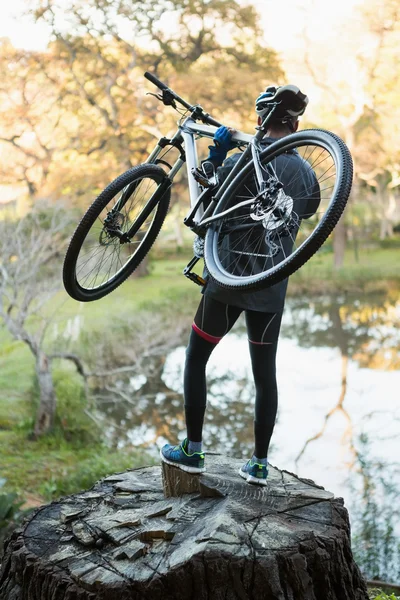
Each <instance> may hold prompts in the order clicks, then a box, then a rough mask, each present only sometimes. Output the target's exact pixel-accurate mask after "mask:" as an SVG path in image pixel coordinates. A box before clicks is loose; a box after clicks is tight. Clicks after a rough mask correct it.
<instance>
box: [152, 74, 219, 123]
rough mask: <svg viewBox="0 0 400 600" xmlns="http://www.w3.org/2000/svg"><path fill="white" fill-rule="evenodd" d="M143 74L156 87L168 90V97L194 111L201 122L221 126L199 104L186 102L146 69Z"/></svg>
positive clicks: (164, 90)
mask: <svg viewBox="0 0 400 600" xmlns="http://www.w3.org/2000/svg"><path fill="white" fill-rule="evenodd" d="M144 76H145V78H146V79H148V80H149V81H151V83H153V84H154V85H155V86H156V87H158V89H160V90H162V91H163V92H168V95H169V96H170V97H172V98H173V99H174V100H176V101H177V102H179V104H182V105H183V106H184V107H185V108H187V109H188V110H190V111H192V113H194V115H193V116H195V117H197V118H199V119H200V120H201V121H203V123H207V124H208V125H214V126H215V127H221V123H219V122H218V121H216V120H215V119H213V118H212V117H210V115H209V114H208V113H206V112H204V111H203V109H202V108H201V106H199V105H191V104H189V103H188V102H186V100H184V99H183V98H181V97H180V96H178V94H176V93H175V92H174V90H171V88H169V87H168V86H167V85H166V84H165V83H163V82H162V81H161V80H160V79H158V77H156V76H155V75H153V73H149V71H146V72H145V74H144Z"/></svg>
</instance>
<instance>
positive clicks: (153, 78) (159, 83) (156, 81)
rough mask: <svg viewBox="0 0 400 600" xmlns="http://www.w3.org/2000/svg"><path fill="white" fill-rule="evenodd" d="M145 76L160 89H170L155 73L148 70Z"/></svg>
mask: <svg viewBox="0 0 400 600" xmlns="http://www.w3.org/2000/svg"><path fill="white" fill-rule="evenodd" d="M144 76H145V77H146V79H148V80H149V81H151V83H154V85H156V86H157V87H158V88H159V89H160V90H167V89H168V86H167V85H166V84H165V83H163V82H162V81H160V80H159V79H158V78H157V77H156V76H155V75H153V73H149V71H146V73H145V74H144Z"/></svg>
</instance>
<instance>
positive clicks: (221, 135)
mask: <svg viewBox="0 0 400 600" xmlns="http://www.w3.org/2000/svg"><path fill="white" fill-rule="evenodd" d="M235 131H236V130H235V129H232V128H230V127H225V126H224V125H222V127H219V128H218V129H217V131H216V132H215V134H214V146H208V148H209V150H210V153H209V155H208V157H207V159H206V160H211V162H212V163H213V164H214V165H215V166H216V167H218V166H220V165H222V163H223V162H224V160H225V158H226V155H227V154H228V152H229V150H232V148H235V146H236V144H235V142H232V135H233V134H234V133H235Z"/></svg>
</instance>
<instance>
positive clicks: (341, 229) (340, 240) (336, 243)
mask: <svg viewBox="0 0 400 600" xmlns="http://www.w3.org/2000/svg"><path fill="white" fill-rule="evenodd" d="M346 240H347V231H346V223H345V221H344V215H342V216H341V217H340V219H339V222H338V224H337V225H336V227H335V231H334V234H333V255H334V256H333V264H334V267H335V269H340V268H341V267H342V266H343V262H344V253H345V250H346Z"/></svg>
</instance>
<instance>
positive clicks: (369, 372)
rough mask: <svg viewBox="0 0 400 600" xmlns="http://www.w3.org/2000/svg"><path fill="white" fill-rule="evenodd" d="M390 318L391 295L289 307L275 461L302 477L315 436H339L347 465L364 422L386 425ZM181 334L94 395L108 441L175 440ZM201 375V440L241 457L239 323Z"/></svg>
mask: <svg viewBox="0 0 400 600" xmlns="http://www.w3.org/2000/svg"><path fill="white" fill-rule="evenodd" d="M399 316H400V301H399V299H398V298H387V297H375V298H367V299H365V300H360V299H351V298H335V299H332V298H330V297H325V298H320V299H318V300H317V301H315V300H313V301H312V302H310V301H307V299H292V300H289V301H288V303H287V308H286V311H285V316H284V320H283V324H282V335H281V341H280V347H279V350H278V381H279V390H280V402H279V412H278V421H277V426H276V432H275V434H274V437H273V448H275V451H274V452H273V455H274V456H276V457H277V460H279V462H281V460H282V459H283V460H285V461H288V462H289V467H290V468H292V469H293V468H295V469H297V470H299V471H303V466H304V465H307V467H308V466H309V464H310V461H311V462H312V457H311V456H310V453H314V455H315V453H319V452H320V450H319V448H320V445H321V443H322V441H323V439H325V442H326V441H327V440H329V439H331V438H332V436H334V437H336V438H337V437H338V433H339V432H340V440H339V446H338V447H336V448H335V450H334V451H336V452H337V451H339V452H340V454H341V458H340V462H341V463H342V462H344V463H345V464H346V465H347V466H351V465H354V464H355V460H356V456H357V449H356V446H355V439H356V437H357V436H358V435H359V434H360V433H361V432H362V428H363V427H364V425H366V423H367V422H368V421H373V422H374V423H375V425H377V426H378V429H379V427H380V426H383V423H386V424H387V420H388V413H389V414H390V421H391V423H393V422H395V420H396V419H397V418H398V412H399V401H398V395H397V394H394V389H396V388H395V387H394V386H393V381H394V380H395V381H396V383H397V385H398V384H400V379H399V372H398V370H397V369H398V367H399V361H400V359H399V356H400V352H399V350H400V329H399V327H398V323H399ZM188 327H189V323H188ZM187 335H188V334H187V333H186V334H183V335H182V336H181V338H180V341H179V344H180V345H178V347H177V348H176V349H175V350H173V351H170V352H169V353H168V354H162V353H161V354H158V355H155V356H151V355H150V356H148V357H147V359H146V369H145V375H144V374H143V372H142V373H140V374H138V375H137V376H135V377H132V378H130V379H129V380H120V381H117V382H114V383H110V384H108V385H107V386H106V388H105V389H104V390H102V392H101V394H100V405H99V407H100V408H101V410H102V411H103V412H105V413H106V414H107V422H108V426H107V431H108V435H109V437H111V439H112V440H113V441H114V443H115V444H118V445H119V446H123V445H124V444H125V443H133V444H135V445H139V444H144V445H146V446H147V447H148V448H149V449H150V450H154V451H156V445H158V446H159V445H160V444H162V443H164V442H165V441H166V440H175V439H178V438H179V437H180V436H181V434H182V432H183V431H184V413H183V397H182V379H183V373H182V368H183V363H184V352H185V344H186V340H187ZM207 372H208V409H207V413H206V423H205V430H204V437H205V442H206V444H207V445H208V447H210V448H212V449H213V450H216V451H220V450H221V449H223V448H224V449H229V451H232V452H234V453H235V454H236V455H238V456H246V455H247V454H248V453H249V452H250V451H251V450H252V445H253V399H254V391H253V382H252V377H251V368H250V359H249V356H248V348H247V340H246V335H245V331H244V326H243V324H241V323H240V322H239V323H238V325H237V326H236V328H235V329H234V331H233V333H232V334H231V335H230V336H228V337H227V338H226V339H224V340H223V341H222V342H221V343H220V345H219V346H218V347H217V349H216V350H215V352H214V353H213V355H212V357H211V359H210V362H209V365H208V371H207ZM349 386H350V389H349ZM349 396H350V397H349ZM395 396H396V397H395ZM385 411H386V412H385ZM293 417H295V420H294V419H293ZM382 417H383V421H382ZM375 434H376V435H378V433H377V432H375ZM288 437H289V438H290V449H289V448H288V447H287V446H288V444H287V439H288ZM388 437H389V434H387V436H386V438H388ZM285 438H286V439H285ZM313 447H314V449H313ZM336 462H337V461H336Z"/></svg>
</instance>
